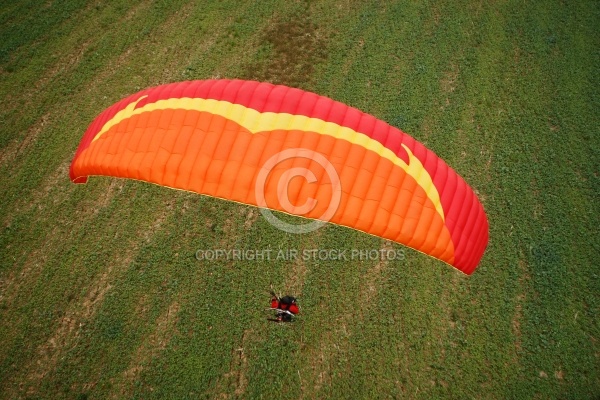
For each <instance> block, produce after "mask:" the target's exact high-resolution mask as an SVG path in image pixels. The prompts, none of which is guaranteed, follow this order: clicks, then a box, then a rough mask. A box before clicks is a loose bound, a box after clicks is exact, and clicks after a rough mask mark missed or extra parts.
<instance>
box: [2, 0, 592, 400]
mask: <svg viewBox="0 0 600 400" xmlns="http://www.w3.org/2000/svg"><path fill="white" fill-rule="evenodd" d="M2 3H3V4H2V6H1V7H0V37H1V38H2V39H1V40H0V98H1V100H0V101H1V104H2V107H1V108H0V122H1V123H0V188H1V190H0V224H1V225H0V232H1V233H0V397H2V398H6V399H13V398H31V399H35V398H53V399H57V398H71V399H86V398H89V399H103V398H124V397H126V398H144V399H147V398H266V399H274V398H390V397H391V398H422V399H431V398H475V399H511V398H519V399H521V398H525V399H530V398H531V399H548V398H561V399H592V398H598V397H599V396H600V344H599V341H600V318H599V311H600V268H598V266H599V265H600V261H599V259H600V239H599V238H600V235H599V230H600V229H599V226H600V218H599V215H600V177H599V173H600V129H599V127H600V35H599V29H598V28H599V27H600V5H599V3H598V2H595V1H577V2H564V1H552V0H543V1H529V2H524V1H492V2H484V1H462V0H454V1H444V0H442V1H436V2H433V1H421V2H417V1H407V0H403V1H384V2H374V1H368V2H367V1H365V2H359V1H352V0H322V1H310V2H302V1H283V0H281V1H271V0H261V1H257V2H240V1H227V0H225V1H219V2H217V1H205V2H199V4H195V3H186V2H183V1H178V0H175V1H156V2H151V1H124V0H115V1H111V2H110V3H109V4H103V2H86V1H77V0H71V1H68V2H52V1H49V2H37V1H25V0H23V1H13V2H5V1H3V2H2ZM219 77H220V78H242V79H255V80H261V81H270V82H273V83H281V84H286V85H290V86H296V87H300V88H302V89H305V90H310V91H314V92H317V93H319V94H322V95H325V96H328V97H331V98H333V99H335V100H338V101H341V102H344V103H347V104H349V105H352V106H354V107H357V108H359V109H362V110H363V111H366V112H369V113H371V114H373V115H375V116H377V117H378V118H381V119H383V120H385V121H388V122H389V123H391V124H392V125H395V126H397V127H399V128H400V129H402V130H403V131H405V132H407V133H409V134H411V135H412V136H414V137H415V138H416V139H417V140H419V141H421V142H423V143H424V144H425V145H426V146H427V147H429V148H430V149H432V150H433V151H435V152H436V153H437V154H438V155H439V156H440V157H442V158H443V159H444V160H445V161H446V162H447V163H448V164H449V165H450V166H452V167H453V168H454V169H455V170H456V171H457V172H458V173H459V174H460V175H461V176H463V177H464V178H465V180H466V181H467V182H468V183H469V184H470V185H471V186H472V187H473V188H474V189H475V190H476V191H477V193H478V195H479V197H480V199H481V201H482V203H483V204H484V207H485V209H486V212H487V215H488V219H489V222H490V243H489V246H488V249H487V251H486V254H485V255H484V258H483V260H482V262H481V264H480V267H479V269H478V270H477V271H476V272H475V273H474V274H473V275H472V276H470V277H467V276H464V275H463V274H461V273H460V272H458V271H456V270H454V269H453V268H451V267H448V266H447V265H445V264H443V263H442V262H440V261H437V260H434V259H432V258H429V257H427V256H424V255H422V254H420V253H418V252H415V251H412V250H410V249H407V248H403V247H402V246H400V245H397V244H391V243H388V242H386V241H383V240H380V239H377V238H375V237H372V236H369V235H365V234H362V233H359V232H355V231H353V230H350V229H347V228H342V227H338V226H333V225H332V226H327V227H326V228H323V229H320V230H318V231H316V232H314V233H312V234H307V235H292V234H284V233H282V232H281V231H279V230H277V229H276V228H274V227H273V226H271V225H270V224H269V223H268V222H267V221H266V220H265V219H264V218H263V217H262V216H261V215H260V213H259V212H258V211H257V209H256V208H253V207H250V206H243V205H238V204H233V203H228V202H224V201H219V200H216V199H212V198H207V197H203V196H199V195H194V194H191V193H185V192H179V191H173V190H169V189H165V188H161V187H158V186H154V185H149V184H144V183H141V182H134V181H125V180H118V179H110V178H92V179H90V182H89V183H88V184H87V185H85V186H82V185H73V184H72V183H71V182H70V180H69V176H68V168H69V164H70V161H71V159H72V157H73V155H74V152H75V149H76V147H77V145H78V143H79V139H80V138H81V136H82V135H83V133H84V131H85V129H86V128H87V126H88V124H89V123H90V122H91V121H92V120H93V119H94V117H95V116H96V115H97V114H99V113H100V112H101V111H102V110H104V109H105V108H106V107H108V106H110V105H111V104H113V103H114V102H116V101H118V100H120V99H121V98H123V97H125V96H127V95H129V94H132V93H134V92H136V91H138V90H140V89H143V88H146V87H150V86H154V85H158V84H162V83H169V82H176V81H181V80H188V79H209V78H219ZM284 218H287V219H288V220H289V221H296V220H295V219H293V218H291V217H287V216H285V217H284ZM296 222H297V221H296ZM215 248H228V249H233V248H239V249H266V248H271V249H284V250H285V249H298V250H299V251H302V250H303V249H315V248H321V249H381V248H392V249H396V250H398V251H400V250H403V251H404V254H405V256H406V257H405V259H404V260H396V261H389V262H380V261H352V262H340V261H319V260H308V261H304V260H297V261H293V262H285V261H273V260H271V261H266V260H255V261H235V262H234V261H218V262H206V261H198V260H196V258H195V254H196V251H197V250H199V249H215ZM271 284H273V285H274V287H275V288H279V289H280V290H281V291H283V292H286V293H292V294H295V295H297V296H298V297H299V299H300V304H301V307H302V315H301V316H300V317H299V318H298V319H297V321H296V322H295V323H293V324H289V325H285V326H284V325H277V324H272V323H268V322H267V321H266V316H267V315H266V313H265V312H264V311H263V310H262V309H263V308H264V307H266V306H267V304H268V300H269V299H268V294H267V290H268V289H269V286H270V285H271Z"/></svg>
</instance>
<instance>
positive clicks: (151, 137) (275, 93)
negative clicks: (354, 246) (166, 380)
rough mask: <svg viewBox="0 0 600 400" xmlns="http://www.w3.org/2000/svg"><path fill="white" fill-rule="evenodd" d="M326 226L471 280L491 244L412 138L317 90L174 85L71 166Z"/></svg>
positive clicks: (479, 215) (98, 125) (112, 111)
mask: <svg viewBox="0 0 600 400" xmlns="http://www.w3.org/2000/svg"><path fill="white" fill-rule="evenodd" d="M70 175H71V180H72V181H73V182H76V183H84V182H86V181H87V177H88V176H90V175H104V176H113V177H122V178H132V179H138V180H143V181H146V182H152V183H155V184H158V185H163V186H167V187H171V188H177V189H182V190H188V191H192V192H196V193H199V194H204V195H208V196H214V197H219V198H223V199H226V200H232V201H237V202H241V203H245V204H250V205H255V206H260V207H266V208H268V209H273V210H279V211H284V212H288V213H290V214H294V215H300V216H303V217H306V218H309V219H315V220H323V221H328V222H332V223H336V224H339V225H344V226H347V227H350V228H354V229H357V230H360V231H364V232H367V233H370V234H373V235H376V236H379V237H382V238H386V239H390V240H393V241H396V242H398V243H402V244H404V245H407V246H409V247H412V248H414V249H416V250H419V251H421V252H423V253H426V254H429V255H431V256H433V257H436V258H438V259H440V260H442V261H445V262H446V263H448V264H450V265H453V266H454V267H456V268H457V269H459V270H461V271H463V272H464V273H466V274H471V273H472V272H473V271H474V270H475V268H476V267H477V264H478V263H479V260H480V259H481V257H482V255H483V252H484V250H485V247H486V246H487V241H488V222H487V219H486V216H485V213H484V210H483V207H482V205H481V203H480V202H479V201H478V199H477V197H476V196H475V194H474V193H473V190H472V189H471V188H470V187H469V186H468V185H467V184H466V183H465V182H464V181H463V180H462V179H461V178H460V177H459V176H458V175H457V174H456V173H455V172H454V171H453V170H452V169H451V168H450V167H448V166H447V165H446V164H445V163H444V162H443V161H442V160H441V159H440V158H439V157H437V156H436V155H435V154H434V153H433V152H431V151H430V150H428V149H426V148H425V147H424V146H423V145H422V144H420V143H418V142H417V141H415V140H414V139H413V138H412V137H410V136H408V135H406V134H405V133H403V132H401V131H400V130H399V129H397V128H394V127H392V126H390V125H388V124H387V123H385V122H383V121H381V120H378V119H376V118H375V117H373V116H371V115H368V114H365V113H363V112H361V111H359V110H357V109H355V108H352V107H349V106H347V105H345V104H342V103H339V102H336V101H333V100H331V99H328V98H326V97H323V96H319V95H317V94H314V93H309V92H305V91H302V90H300V89H293V88H289V87H285V86H275V85H272V84H269V83H259V82H253V81H242V80H209V81H188V82H181V83H173V84H168V85H163V86H159V87H155V88H150V89H147V90H144V91H141V92H139V93H136V94H134V95H132V96H130V97H128V98H126V99H123V100H121V101H120V102H118V103H116V104H114V105H113V106H111V107H109V108H108V109H107V110H105V111H104V112H103V113H102V114H100V115H99V116H98V117H97V118H96V119H95V120H94V122H92V124H91V125H90V126H89V128H88V130H87V131H86V133H85V134H84V136H83V139H82V141H81V143H80V145H79V148H78V149H77V153H76V154H75V158H74V159H73V162H72V164H71V169H70Z"/></svg>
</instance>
